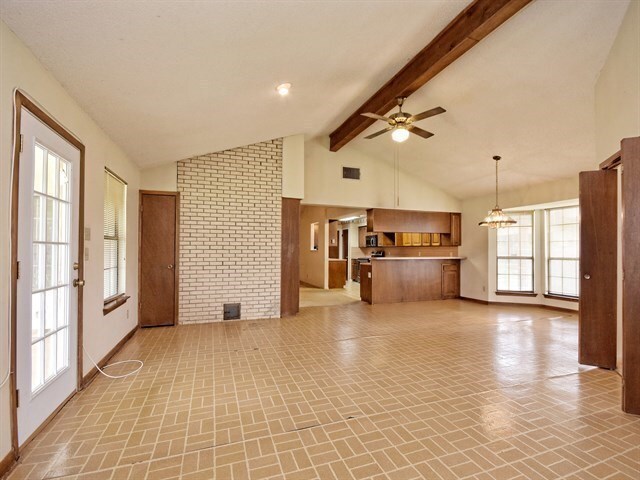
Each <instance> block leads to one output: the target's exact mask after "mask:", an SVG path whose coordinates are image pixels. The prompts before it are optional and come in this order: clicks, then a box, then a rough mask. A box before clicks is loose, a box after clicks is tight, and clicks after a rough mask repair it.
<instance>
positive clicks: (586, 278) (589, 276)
mask: <svg viewBox="0 0 640 480" xmlns="http://www.w3.org/2000/svg"><path fill="white" fill-rule="evenodd" d="M583 277H584V279H585V280H589V279H590V278H591V275H589V274H588V273H585V274H584V275H583Z"/></svg>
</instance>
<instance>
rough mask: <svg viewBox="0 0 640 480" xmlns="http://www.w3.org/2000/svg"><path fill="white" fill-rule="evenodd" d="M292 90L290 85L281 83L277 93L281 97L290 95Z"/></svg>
mask: <svg viewBox="0 0 640 480" xmlns="http://www.w3.org/2000/svg"><path fill="white" fill-rule="evenodd" d="M290 89H291V84H290V83H281V84H280V85H278V86H277V87H276V91H277V92H278V93H279V94H280V96H281V97H284V96H286V95H289V90H290Z"/></svg>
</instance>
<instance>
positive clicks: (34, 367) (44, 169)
mask: <svg viewBox="0 0 640 480" xmlns="http://www.w3.org/2000/svg"><path fill="white" fill-rule="evenodd" d="M34 162H35V165H34V180H33V208H32V212H33V218H32V226H33V229H32V249H33V279H32V282H31V284H32V302H31V305H32V309H31V391H32V393H33V392H37V391H39V390H41V389H42V388H43V387H44V386H45V385H46V384H47V383H49V382H51V381H52V380H53V379H54V378H56V376H57V375H59V374H60V373H61V372H62V371H63V370H65V369H66V368H67V367H68V366H69V294H70V290H71V289H70V288H69V278H70V272H69V269H70V239H71V216H70V212H71V205H70V202H71V200H72V199H71V188H70V185H71V175H72V169H71V163H69V162H68V161H67V160H65V159H64V158H61V157H60V156H59V155H57V154H56V153H55V152H52V151H50V150H49V149H47V148H46V147H44V146H42V145H39V144H36V145H35V152H34Z"/></svg>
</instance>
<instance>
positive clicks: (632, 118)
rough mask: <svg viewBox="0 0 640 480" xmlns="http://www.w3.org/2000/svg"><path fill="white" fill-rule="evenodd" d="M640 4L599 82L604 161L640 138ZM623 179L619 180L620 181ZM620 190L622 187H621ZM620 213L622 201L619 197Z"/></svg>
mask: <svg viewBox="0 0 640 480" xmlns="http://www.w3.org/2000/svg"><path fill="white" fill-rule="evenodd" d="M639 85H640V1H637V0H634V1H632V2H631V3H630V5H629V9H628V10H627V13H626V15H625V17H624V19H623V20H622V25H621V26H620V30H619V31H618V35H617V36H616V39H615V41H614V43H613V46H612V47H611V51H610V52H609V55H608V57H607V60H606V62H605V64H604V67H603V68H602V70H601V72H600V76H599V77H598V81H597V83H596V91H595V109H596V155H597V158H598V160H599V161H602V160H604V159H605V158H607V157H609V156H610V155H611V154H613V153H615V152H616V151H618V150H619V149H620V140H621V139H623V138H627V137H636V136H639V135H640V87H639ZM619 181H620V179H618V182H619ZM618 191H620V187H618ZM618 211H619V212H621V211H622V210H621V199H620V198H618ZM621 227H622V217H621V216H620V217H619V221H618V367H621V364H622V273H621V272H622V241H621V240H622V236H621V234H620V233H621Z"/></svg>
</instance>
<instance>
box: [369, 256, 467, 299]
mask: <svg viewBox="0 0 640 480" xmlns="http://www.w3.org/2000/svg"><path fill="white" fill-rule="evenodd" d="M464 258H465V257H382V258H372V259H371V263H370V264H367V263H363V264H362V265H361V267H360V298H361V299H362V300H363V301H365V302H368V303H371V304H377V303H398V302H421V301H425V300H442V299H447V298H457V297H459V296H460V260H464Z"/></svg>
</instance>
